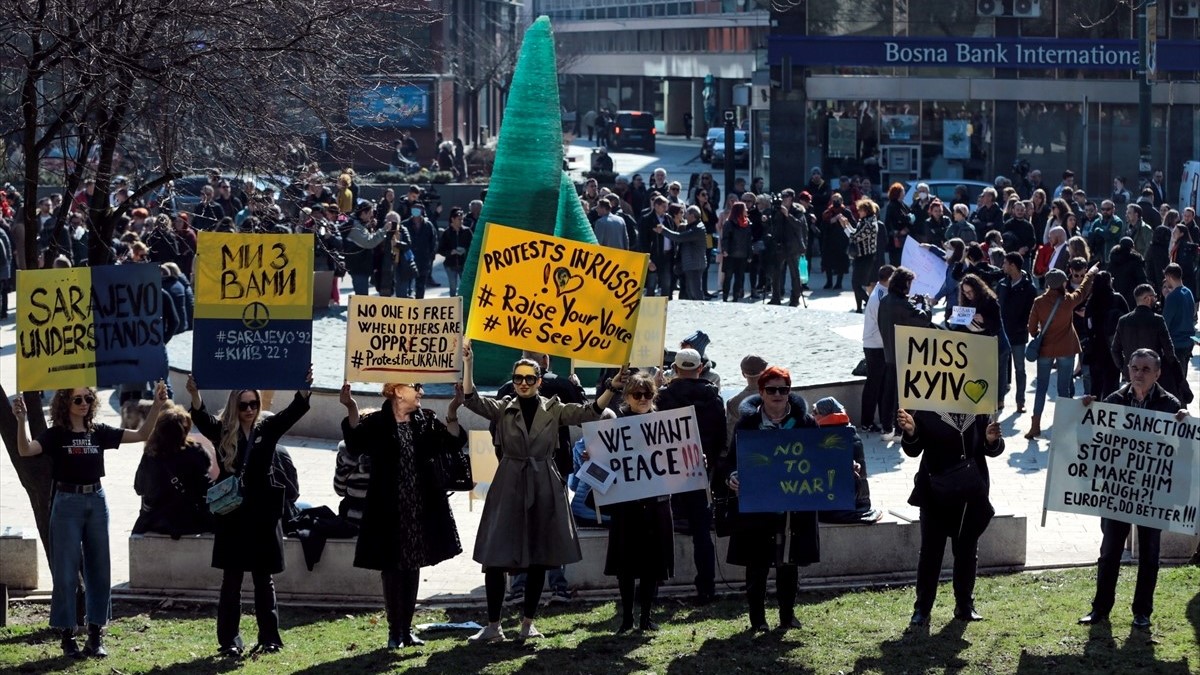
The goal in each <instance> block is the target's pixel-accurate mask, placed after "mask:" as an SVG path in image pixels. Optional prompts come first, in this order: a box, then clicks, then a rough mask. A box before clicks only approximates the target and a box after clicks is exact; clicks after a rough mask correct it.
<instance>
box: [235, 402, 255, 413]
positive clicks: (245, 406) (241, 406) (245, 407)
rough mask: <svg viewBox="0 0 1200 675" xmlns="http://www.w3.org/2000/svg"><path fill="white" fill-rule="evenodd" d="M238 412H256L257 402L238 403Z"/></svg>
mask: <svg viewBox="0 0 1200 675" xmlns="http://www.w3.org/2000/svg"><path fill="white" fill-rule="evenodd" d="M238 410H241V411H242V412H245V411H247V410H258V401H238Z"/></svg>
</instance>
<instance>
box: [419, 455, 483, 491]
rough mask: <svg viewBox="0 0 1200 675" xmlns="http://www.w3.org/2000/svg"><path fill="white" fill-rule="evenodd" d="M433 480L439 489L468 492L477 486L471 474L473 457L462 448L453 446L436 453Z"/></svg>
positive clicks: (433, 462) (432, 461)
mask: <svg viewBox="0 0 1200 675" xmlns="http://www.w3.org/2000/svg"><path fill="white" fill-rule="evenodd" d="M430 462H431V463H432V464H433V480H434V482H435V483H436V484H437V486H438V489H439V490H450V491H454V492H466V491H468V490H471V489H472V488H474V487H475V481H474V479H473V478H472V476H471V458H470V457H469V456H468V455H467V453H466V452H464V451H463V449H461V448H457V447H453V448H448V449H444V450H443V451H442V452H438V453H434V455H433V456H432V457H431V458H430Z"/></svg>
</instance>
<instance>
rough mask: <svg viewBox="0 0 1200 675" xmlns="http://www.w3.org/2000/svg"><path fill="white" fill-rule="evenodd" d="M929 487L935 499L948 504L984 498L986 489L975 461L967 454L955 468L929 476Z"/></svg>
mask: <svg viewBox="0 0 1200 675" xmlns="http://www.w3.org/2000/svg"><path fill="white" fill-rule="evenodd" d="M929 487H930V489H931V490H932V491H933V494H934V496H935V497H937V498H938V499H939V500H940V501H946V502H965V501H970V500H971V499H974V498H976V497H982V496H983V494H984V492H985V490H986V489H987V488H986V485H984V482H983V474H982V473H980V472H979V467H977V466H975V460H973V459H970V458H968V457H967V456H966V455H965V454H964V455H963V456H962V459H961V460H960V461H959V462H958V463H957V464H955V465H954V466H952V467H950V468H949V469H946V470H945V471H942V472H941V473H936V474H930V475H929Z"/></svg>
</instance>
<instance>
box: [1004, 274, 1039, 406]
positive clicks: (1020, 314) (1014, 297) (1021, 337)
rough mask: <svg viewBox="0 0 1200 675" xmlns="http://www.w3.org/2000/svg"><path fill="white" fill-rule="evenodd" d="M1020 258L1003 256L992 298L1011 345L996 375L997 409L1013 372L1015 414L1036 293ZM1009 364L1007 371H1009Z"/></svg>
mask: <svg viewBox="0 0 1200 675" xmlns="http://www.w3.org/2000/svg"><path fill="white" fill-rule="evenodd" d="M1023 265H1024V258H1022V257H1021V254H1020V253H1017V252H1016V251H1010V252H1008V253H1005V254H1004V278H1003V279H1001V280H1000V282H999V283H998V284H996V295H997V296H998V299H999V300H1000V320H1001V322H1002V323H1003V324H1004V334H1005V335H1006V336H1007V337H1008V343H1009V344H1010V345H1012V350H1011V351H1010V352H1009V355H1008V359H1007V362H1006V363H1003V364H1001V368H1000V374H1001V375H1002V379H1003V382H1001V388H1000V405H1001V406H1003V405H1004V397H1005V395H1007V394H1008V389H1009V385H1010V384H1011V383H1012V378H1010V376H1009V375H1010V372H1012V371H1015V373H1016V380H1017V393H1016V399H1017V412H1019V413H1021V412H1025V343H1026V342H1029V326H1028V323H1029V312H1030V310H1032V309H1033V300H1034V298H1036V297H1037V291H1036V290H1035V289H1034V287H1033V280H1032V279H1030V278H1029V273H1028V272H1026V271H1025V270H1023V269H1021V267H1022V266H1023ZM1009 364H1011V371H1010V368H1009Z"/></svg>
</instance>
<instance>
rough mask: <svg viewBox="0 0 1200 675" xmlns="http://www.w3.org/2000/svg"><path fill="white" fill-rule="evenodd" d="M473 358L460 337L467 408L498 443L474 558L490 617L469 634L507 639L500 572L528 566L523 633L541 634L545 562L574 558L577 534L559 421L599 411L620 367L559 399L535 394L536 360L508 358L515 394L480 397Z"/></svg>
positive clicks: (577, 420) (596, 415)
mask: <svg viewBox="0 0 1200 675" xmlns="http://www.w3.org/2000/svg"><path fill="white" fill-rule="evenodd" d="M473 372H474V358H473V355H472V349H471V344H470V342H469V341H465V342H464V343H463V392H464V394H465V395H466V401H465V405H466V407H467V409H468V410H470V411H471V412H473V413H475V414H477V415H479V416H481V417H483V418H485V419H487V420H488V421H490V422H493V423H494V424H495V432H493V438H494V441H495V443H496V445H497V446H498V447H499V449H500V466H499V467H498V468H497V469H496V476H495V478H493V479H492V485H491V487H490V488H489V489H488V493H487V498H486V500H485V501H484V503H483V514H482V516H481V517H480V521H479V533H478V534H477V535H476V537H475V552H474V555H473V558H474V559H475V561H476V562H478V563H480V564H481V565H483V569H484V583H485V586H486V589H487V605H488V625H487V626H484V627H483V629H482V630H480V631H479V632H478V633H476V634H475V635H474V636H472V637H471V638H470V640H471V641H472V642H495V641H499V640H503V639H504V631H503V630H501V628H500V611H501V609H502V607H503V603H504V586H505V584H504V574H505V573H506V572H510V571H512V572H526V573H527V575H528V576H527V577H526V582H525V603H524V614H523V621H522V622H521V631H520V634H519V636H520V639H522V640H524V639H526V638H536V637H541V633H539V632H538V630H537V629H536V628H534V626H533V619H534V616H535V615H536V613H537V606H538V600H539V599H540V598H541V595H542V588H543V587H544V586H545V583H546V570H547V569H549V568H552V567H558V566H560V565H567V564H570V563H574V562H578V561H579V560H580V559H581V558H582V557H583V556H582V554H581V553H580V551H579V537H578V535H577V534H576V532H575V522H574V520H573V519H572V518H571V507H570V504H569V503H568V502H567V494H566V490H565V488H564V486H563V480H562V478H561V477H560V476H559V473H558V469H557V468H556V467H555V465H554V451H555V449H556V448H557V447H558V427H559V426H573V425H576V424H582V423H584V422H592V421H595V420H598V419H600V415H601V413H602V412H603V411H604V409H605V408H607V407H608V404H609V401H610V400H612V397H613V394H614V393H616V392H620V391H621V390H622V388H623V387H624V386H625V378H624V375H623V373H618V374H617V375H616V377H614V378H613V379H612V381H611V382H610V383H609V388H608V389H605V390H604V392H603V393H602V394H600V396H599V397H597V398H596V401H595V403H593V404H591V405H587V404H579V403H562V402H560V401H559V400H558V398H557V397H555V398H551V399H546V398H543V397H541V396H539V395H538V390H539V388H540V387H541V384H542V369H541V366H539V365H538V363H537V362H536V361H533V360H531V359H521V360H519V361H517V362H516V363H514V364H513V374H512V383H513V390H514V391H515V392H516V397H509V396H506V397H504V398H501V399H496V398H490V397H483V396H480V395H479V393H478V392H477V391H476V390H475V380H474V377H473Z"/></svg>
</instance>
